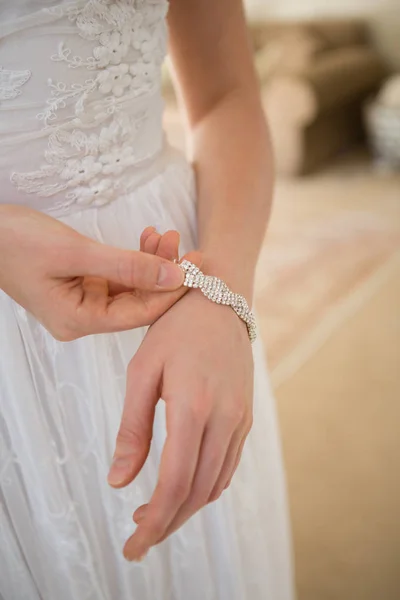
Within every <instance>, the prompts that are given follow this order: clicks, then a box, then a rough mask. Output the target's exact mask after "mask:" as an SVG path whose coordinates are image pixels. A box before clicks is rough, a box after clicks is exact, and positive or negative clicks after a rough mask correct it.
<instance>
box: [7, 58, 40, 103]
mask: <svg viewBox="0 0 400 600" xmlns="http://www.w3.org/2000/svg"><path fill="white" fill-rule="evenodd" d="M31 75H32V73H31V72H30V71H27V70H26V71H11V70H8V69H4V68H3V67H2V66H0V102H1V101H2V100H13V99H14V98H16V97H17V96H19V95H20V94H21V90H20V88H21V87H22V86H23V85H24V84H25V83H26V82H27V81H28V80H29V78H30V76H31Z"/></svg>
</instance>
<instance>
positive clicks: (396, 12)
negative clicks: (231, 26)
mask: <svg viewBox="0 0 400 600" xmlns="http://www.w3.org/2000/svg"><path fill="white" fill-rule="evenodd" d="M245 3H246V5H247V9H248V13H249V14H250V16H260V17H268V18H282V19H297V18H299V19H311V18H313V17H329V16H334V17H340V16H358V17H366V18H367V19H368V20H369V22H370V23H371V29H372V33H373V37H374V39H375V42H376V44H377V46H378V48H379V50H380V51H381V52H382V54H383V56H384V57H385V58H386V59H387V61H388V62H389V63H390V64H391V65H392V66H393V67H395V68H397V69H399V70H400V2H399V0H335V2H329V1H327V0H245Z"/></svg>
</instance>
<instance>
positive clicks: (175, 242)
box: [157, 230, 180, 260]
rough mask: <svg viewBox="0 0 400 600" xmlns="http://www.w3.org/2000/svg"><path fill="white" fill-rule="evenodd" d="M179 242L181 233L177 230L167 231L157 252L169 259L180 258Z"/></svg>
mask: <svg viewBox="0 0 400 600" xmlns="http://www.w3.org/2000/svg"><path fill="white" fill-rule="evenodd" d="M179 242H180V235H179V233H178V232H177V231H173V230H171V231H166V232H165V233H164V235H163V236H162V238H161V240H160V243H159V246H158V250H157V254H158V256H162V257H163V258H166V259H167V260H178V259H179Z"/></svg>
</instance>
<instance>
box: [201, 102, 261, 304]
mask: <svg viewBox="0 0 400 600" xmlns="http://www.w3.org/2000/svg"><path fill="white" fill-rule="evenodd" d="M191 139H192V155H193V161H194V165H195V169H196V176H197V189H198V223H199V246H200V249H201V250H202V251H203V252H204V263H203V268H204V271H205V272H207V273H210V274H215V275H218V276H219V277H221V278H223V279H225V281H226V282H227V283H228V285H229V286H230V287H232V289H233V290H234V291H236V292H239V293H242V294H243V295H245V297H246V298H247V299H248V300H249V301H251V299H252V290H253V281H254V271H255V266H256V262H257V258H258V253H259V250H260V246H261V243H262V240H263V237H264V234H265V229H266V225H267V221H268V216H269V211H270V206H271V195H272V180H273V176H272V157H271V150H270V144H269V137H268V132H267V126H266V123H265V119H264V115H263V112H262V108H261V105H260V102H259V99H258V94H257V93H256V92H255V91H251V92H246V91H245V90H243V91H241V90H238V91H232V92H230V93H229V94H227V95H226V96H225V97H224V98H222V99H221V100H220V101H219V102H218V103H216V105H215V106H214V107H213V108H211V110H209V111H208V112H207V114H206V115H205V116H204V117H203V118H202V119H201V120H200V121H199V122H198V123H197V124H196V125H195V127H194V128H193V130H192V137H191Z"/></svg>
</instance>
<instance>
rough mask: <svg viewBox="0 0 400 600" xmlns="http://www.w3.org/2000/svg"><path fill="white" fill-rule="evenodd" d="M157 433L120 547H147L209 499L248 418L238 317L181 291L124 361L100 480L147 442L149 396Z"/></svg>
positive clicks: (249, 392) (120, 470) (237, 449)
mask: <svg viewBox="0 0 400 600" xmlns="http://www.w3.org/2000/svg"><path fill="white" fill-rule="evenodd" d="M160 397H161V398H162V399H163V400H164V401H165V403H166V416H167V439H166V443H165V447H164V450H163V453H162V458H161V464H160V471H159V479H158V482H157V485H156V488H155V491H154V494H153V496H152V498H151V500H150V502H149V504H147V505H144V506H142V507H140V508H139V509H138V510H137V511H136V512H135V515H134V519H135V521H136V522H137V523H138V527H137V529H136V531H135V533H134V535H133V536H132V537H131V538H129V540H128V541H127V543H126V545H125V548H124V554H125V557H126V558H128V559H129V560H140V559H141V558H142V557H143V556H144V555H145V554H146V553H147V551H148V550H149V548H150V547H151V546H153V545H155V544H157V543H159V542H161V541H162V540H164V539H165V538H166V537H167V536H169V535H170V534H171V533H172V532H173V531H175V530H176V529H178V528H179V527H180V526H181V525H182V524H183V523H184V522H185V521H186V520H187V519H189V518H190V517H191V516H192V515H193V514H194V513H195V512H197V511H198V510H199V509H200V508H202V507H203V506H205V505H206V504H207V503H209V502H211V501H213V500H216V499H217V498H218V497H219V496H220V495H221V493H222V492H223V490H224V489H225V488H226V487H227V486H228V485H229V483H230V480H231V478H232V475H233V473H234V471H235V470H236V467H237V465H238V463H239V459H240V455H241V452H242V449H243V446H244V442H245V439H246V436H247V434H248V433H249V431H250V428H251V424H252V401H253V357H252V351H251V344H250V341H249V338H248V333H247V329H246V325H245V324H244V323H243V321H241V320H240V319H239V318H238V317H237V315H235V313H234V312H233V311H232V309H230V308H228V307H225V306H218V305H216V304H214V303H212V302H210V301H209V300H207V299H206V298H204V296H203V295H202V294H201V292H200V291H199V290H191V291H190V292H189V293H188V294H187V295H186V296H184V297H183V298H182V299H181V300H180V301H179V302H177V303H176V304H175V305H174V306H173V307H172V308H171V309H170V310H169V311H168V312H166V313H165V314H164V315H163V316H162V317H160V319H158V321H156V323H154V325H152V326H151V328H150V329H149V331H148V333H147V334H146V337H145V339H144V340H143V343H142V345H141V346H140V348H139V350H138V352H137V353H136V355H135V356H134V358H133V359H132V361H131V363H130V365H129V368H128V378H127V393H126V399H125V406H124V411H123V415H122V422H121V427H120V430H119V433H118V437H117V443H116V450H115V455H114V462H113V465H112V467H111V470H110V475H109V483H110V484H111V485H113V486H114V487H123V486H125V485H127V484H128V483H130V482H131V481H132V480H133V479H134V478H135V477H136V475H137V474H138V473H139V471H140V470H141V468H142V466H143V464H144V462H145V460H146V458H147V455H148V452H149V448H150V441H151V436H152V427H153V419H154V412H155V407H156V404H157V402H158V400H159V398H160Z"/></svg>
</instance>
